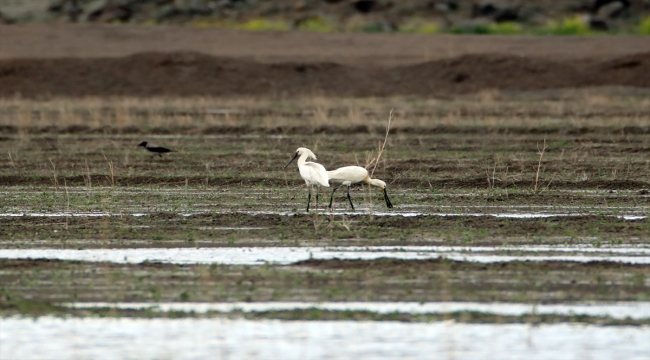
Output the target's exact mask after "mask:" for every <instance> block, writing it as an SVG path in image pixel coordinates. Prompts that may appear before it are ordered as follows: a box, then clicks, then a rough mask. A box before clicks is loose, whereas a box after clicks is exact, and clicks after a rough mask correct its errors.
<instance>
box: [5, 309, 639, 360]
mask: <svg viewBox="0 0 650 360" xmlns="http://www.w3.org/2000/svg"><path fill="white" fill-rule="evenodd" d="M2 330H3V331H1V332H0V342H1V343H2V344H3V345H2V346H1V347H0V358H2V359H51V358H53V357H56V358H57V359H355V360H358V359H407V358H408V359H431V358H432V356H434V354H435V358H437V359H506V358H508V359H552V360H557V359H592V360H598V359H614V358H618V359H627V360H636V359H643V360H646V359H648V356H649V355H650V342H648V337H649V336H650V328H649V327H647V326H642V327H628V326H594V325H571V324H552V325H551V324H549V325H538V326H529V325H526V324H461V323H453V322H435V323H400V322H367V321H359V322H352V321H277V320H256V321H252V320H243V319H234V320H232V319H221V318H213V319H192V318H189V319H188V318H186V319H132V318H121V319H115V318H68V319H61V318H54V317H50V316H44V317H40V318H38V319H31V318H5V319H2Z"/></svg>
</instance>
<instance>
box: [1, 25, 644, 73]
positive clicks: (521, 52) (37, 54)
mask: <svg viewBox="0 0 650 360" xmlns="http://www.w3.org/2000/svg"><path fill="white" fill-rule="evenodd" d="M0 33H1V34H2V45H1V46H0V59H17V58H20V59H53V58H116V57H124V56H129V55H133V54H136V53H142V52H166V53H167V52H200V53H203V54H207V55H212V56H217V57H226V58H237V59H248V60H255V61H260V62H263V63H286V62H300V63H302V62H307V63H314V62H326V63H341V64H346V65H354V66H358V67H366V66H372V67H375V66H381V67H393V66H397V65H408V64H411V65H412V64H417V63H422V62H426V61H431V60H441V59H448V58H453V57H458V56H463V55H471V54H503V55H518V56H524V57H532V58H542V59H546V60H554V59H557V60H562V61H565V60H571V59H574V60H576V59H592V60H595V61H600V60H606V59H613V58H617V57H622V56H627V55H632V54H636V53H639V52H646V51H648V43H647V42H648V40H647V38H646V37H644V36H518V35H512V36H499V35H491V36H483V35H462V36H457V35H418V34H350V33H347V34H345V33H310V32H261V31H238V30H228V29H210V28H207V29H206V28H203V29H201V28H196V27H184V26H137V25H120V26H114V25H103V24H93V25H84V24H51V25H20V26H18V25H17V26H4V25H0Z"/></svg>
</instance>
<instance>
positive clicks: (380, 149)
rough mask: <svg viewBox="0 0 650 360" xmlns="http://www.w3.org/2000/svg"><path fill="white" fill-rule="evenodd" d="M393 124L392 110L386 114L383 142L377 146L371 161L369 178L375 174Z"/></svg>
mask: <svg viewBox="0 0 650 360" xmlns="http://www.w3.org/2000/svg"><path fill="white" fill-rule="evenodd" d="M394 122H395V118H394V117H393V109H390V112H389V113H388V121H387V122H386V135H385V136H384V142H383V143H381V144H380V145H378V146H377V157H376V158H375V159H374V161H373V162H374V166H373V167H372V171H371V172H370V177H372V175H373V174H374V173H375V169H377V164H379V160H380V159H381V155H382V154H383V153H384V149H386V143H387V142H388V134H390V129H391V127H392V126H393V123H394Z"/></svg>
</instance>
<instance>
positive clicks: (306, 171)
mask: <svg viewBox="0 0 650 360" xmlns="http://www.w3.org/2000/svg"><path fill="white" fill-rule="evenodd" d="M298 170H299V171H300V176H302V178H303V179H305V182H306V183H307V186H309V185H320V186H324V187H330V184H329V182H328V181H327V180H328V178H327V170H325V167H324V166H323V165H321V164H318V163H315V162H303V163H302V164H301V163H300V160H298Z"/></svg>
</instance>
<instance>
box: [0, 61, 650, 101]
mask: <svg viewBox="0 0 650 360" xmlns="http://www.w3.org/2000/svg"><path fill="white" fill-rule="evenodd" d="M588 86H632V87H650V52H646V53H640V54H636V55H630V56H625V57H621V58H617V59H614V60H608V61H605V62H593V61H591V62H590V61H577V60H564V61H550V60H546V59H539V58H532V57H519V56H509V55H489V54H488V55H464V56H461V57H457V58H453V59H444V60H437V61H431V62H426V63H422V64H417V65H410V66H401V67H394V68H389V69H383V68H360V67H353V66H348V65H341V64H335V63H331V62H323V63H282V64H264V63H258V62H254V61H249V60H242V59H231V58H222V57H213V56H209V55H204V54H200V53H194V52H176V53H157V52H152V53H141V54H136V55H132V56H127V57H122V58H98V59H79V58H59V59H13V60H1V61H0V96H2V97H11V96H15V95H21V96H23V97H30V98H31V97H43V96H111V95H121V96H152V95H173V96H192V95H212V96H235V95H254V96H285V95H289V96H295V95H305V94H317V95H320V94H322V95H333V96H393V95H423V96H431V95H437V96H444V95H447V94H463V93H471V92H476V91H480V90H482V89H500V90H541V89H554V88H575V87H588Z"/></svg>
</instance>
